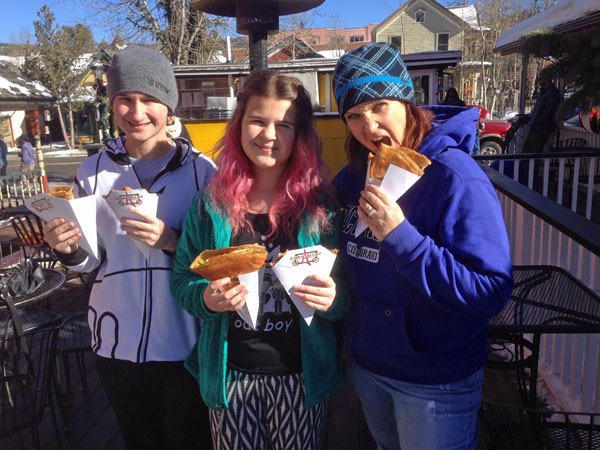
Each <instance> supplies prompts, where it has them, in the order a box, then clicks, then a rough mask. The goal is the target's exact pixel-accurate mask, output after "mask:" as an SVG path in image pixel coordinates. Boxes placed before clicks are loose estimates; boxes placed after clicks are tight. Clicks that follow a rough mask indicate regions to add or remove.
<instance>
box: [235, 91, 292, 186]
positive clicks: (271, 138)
mask: <svg viewBox="0 0 600 450" xmlns="http://www.w3.org/2000/svg"><path fill="white" fill-rule="evenodd" d="M241 132H242V133H241V141H242V148H243V149H244V153H245V154H246V156H247V157H248V159H250V161H251V162H252V165H253V166H254V170H255V171H256V172H257V173H272V174H274V175H275V176H279V175H281V174H282V173H283V171H284V170H285V167H286V165H287V162H288V160H289V159H290V156H291V154H292V147H293V145H294V137H295V135H296V110H295V108H294V107H293V105H292V101H291V100H280V99H274V98H267V97H259V96H253V97H251V98H250V99H249V100H248V104H247V106H246V111H245V112H244V116H243V118H242V126H241Z"/></svg>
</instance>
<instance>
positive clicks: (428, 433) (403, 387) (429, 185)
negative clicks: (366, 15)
mask: <svg viewBox="0 0 600 450" xmlns="http://www.w3.org/2000/svg"><path fill="white" fill-rule="evenodd" d="M333 88H334V92H335V98H336V101H337V104H338V108H339V111H340V116H341V118H342V119H343V120H344V122H346V124H347V125H348V128H349V130H350V132H351V135H350V136H349V138H348V141H347V143H346V150H347V153H348V157H349V162H350V163H349V165H348V166H346V167H345V168H344V169H342V171H341V172H340V173H339V174H338V175H337V176H336V178H335V180H334V184H335V185H336V187H337V188H338V190H339V192H340V197H341V203H342V206H345V217H344V227H343V229H342V236H341V242H340V253H341V255H342V258H343V260H344V263H345V266H346V269H347V271H348V275H349V279H350V280H351V284H352V287H353V292H354V296H355V298H354V299H353V307H352V310H351V312H350V314H349V316H348V319H347V320H346V322H345V327H344V328H345V341H346V347H347V352H348V356H349V369H350V373H351V376H352V379H353V382H354V386H355V389H356V391H357V393H358V396H359V398H360V400H361V403H362V405H363V409H364V412H365V417H366V420H367V423H368V425H369V429H370V430H371V433H372V435H373V437H374V439H375V441H376V442H377V445H378V448H381V449H400V448H402V450H411V449H419V450H423V449H450V448H452V449H473V448H475V446H476V444H477V440H478V424H477V410H478V409H479V405H480V402H481V383H482V376H483V366H484V364H485V362H486V359H487V337H486V328H487V323H488V320H489V319H490V318H491V317H493V316H495V315H496V314H498V313H499V312H500V310H501V309H502V308H503V306H504V304H505V302H506V301H507V299H508V297H509V295H510V292H511V290H512V286H513V281H512V270H511V267H512V266H511V260H510V253H509V245H508V238H507V235H506V230H505V226H504V221H503V218H502V213H501V210H500V205H499V202H498V198H497V196H496V193H495V191H494V188H493V186H492V184H491V183H490V182H489V180H488V178H487V177H486V176H485V174H484V173H483V172H482V171H481V169H480V168H479V167H478V166H477V164H476V163H475V162H474V161H473V160H472V159H471V158H470V157H469V152H470V150H471V149H472V148H473V144H474V141H475V135H476V127H475V124H476V121H477V110H476V109H466V108H460V107H452V106H430V107H423V108H419V107H417V106H415V104H414V103H415V97H414V90H413V85H412V81H411V78H410V75H409V74H408V72H407V70H406V67H405V65H404V63H403V61H402V59H401V57H400V52H399V50H398V49H397V48H396V47H394V46H392V45H389V44H383V43H373V44H368V45H365V46H362V47H360V48H358V49H355V50H353V51H351V52H349V53H347V54H345V55H344V56H343V57H342V58H341V59H340V60H339V62H338V64H337V66H336V69H335V73H334V78H333ZM382 143H385V144H387V145H390V146H392V147H400V146H403V147H409V148H411V149H414V150H416V151H418V152H419V153H421V154H422V155H425V156H426V157H427V158H429V159H430V160H431V165H430V166H429V167H427V168H426V169H425V172H424V174H423V175H422V176H421V177H420V179H419V180H418V181H417V182H416V183H415V184H414V185H413V186H412V187H411V188H410V189H409V190H408V191H407V192H406V193H405V194H404V195H402V196H401V197H400V198H399V199H398V200H396V199H394V198H390V197H388V196H387V195H386V194H385V193H384V191H383V190H381V189H380V188H378V187H377V186H375V185H372V184H367V185H366V186H365V178H366V177H365V175H366V166H367V156H368V154H369V153H373V154H375V153H377V151H378V149H379V146H380V145H381V144H382ZM359 218H360V219H361V220H362V221H363V222H364V223H365V224H366V225H367V226H368V229H367V230H365V231H364V232H363V233H361V234H359V235H358V236H357V237H356V236H355V229H356V226H357V221H358V219H359Z"/></svg>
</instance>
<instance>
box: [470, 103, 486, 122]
mask: <svg viewBox="0 0 600 450" xmlns="http://www.w3.org/2000/svg"><path fill="white" fill-rule="evenodd" d="M467 108H478V109H479V120H487V119H491V118H492V116H491V114H490V112H489V111H488V110H487V109H485V108H482V107H481V106H479V105H467Z"/></svg>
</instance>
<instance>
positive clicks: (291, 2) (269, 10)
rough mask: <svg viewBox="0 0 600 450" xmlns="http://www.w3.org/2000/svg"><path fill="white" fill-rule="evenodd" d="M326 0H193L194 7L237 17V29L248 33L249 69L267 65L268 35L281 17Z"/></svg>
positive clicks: (277, 27) (211, 12) (252, 70)
mask: <svg viewBox="0 0 600 450" xmlns="http://www.w3.org/2000/svg"><path fill="white" fill-rule="evenodd" d="M324 1H325V0H191V2H190V6H191V8H193V9H197V10H199V11H203V12H205V13H208V14H215V15H217V16H225V17H235V18H236V25H237V32H238V33H240V34H247V35H248V45H249V59H250V71H251V72H254V71H256V70H262V69H266V68H267V65H268V64H267V59H268V57H267V35H268V34H277V33H278V32H279V16H286V15H288V14H296V13H300V12H303V11H308V10H309V9H312V8H315V7H317V6H319V5H320V4H321V3H323V2H324Z"/></svg>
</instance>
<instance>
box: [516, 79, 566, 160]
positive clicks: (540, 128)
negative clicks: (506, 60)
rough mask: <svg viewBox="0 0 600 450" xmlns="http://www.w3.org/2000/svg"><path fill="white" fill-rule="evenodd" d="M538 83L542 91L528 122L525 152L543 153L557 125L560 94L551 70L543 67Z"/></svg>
mask: <svg viewBox="0 0 600 450" xmlns="http://www.w3.org/2000/svg"><path fill="white" fill-rule="evenodd" d="M537 83H538V86H539V87H540V92H539V94H538V98H537V100H536V102H535V106H534V107H533V114H532V115H531V118H530V119H529V122H528V123H529V134H528V135H527V139H526V140H525V144H523V153H541V152H542V151H543V150H544V146H545V145H546V142H547V141H548V138H549V137H550V135H551V134H552V132H553V131H554V130H556V127H557V124H556V120H555V119H554V115H555V114H556V110H557V109H558V106H559V105H560V94H559V92H558V89H556V86H554V84H553V83H552V73H551V71H550V70H549V69H542V70H541V71H540V73H539V74H538V77H537Z"/></svg>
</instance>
